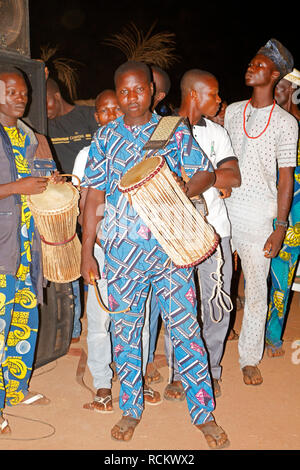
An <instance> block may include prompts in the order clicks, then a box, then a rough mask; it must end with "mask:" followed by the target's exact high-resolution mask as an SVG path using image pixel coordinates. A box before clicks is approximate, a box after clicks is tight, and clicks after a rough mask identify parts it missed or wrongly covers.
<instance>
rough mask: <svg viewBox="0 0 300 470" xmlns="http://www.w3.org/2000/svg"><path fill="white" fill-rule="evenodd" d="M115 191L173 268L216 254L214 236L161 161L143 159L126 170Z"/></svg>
mask: <svg viewBox="0 0 300 470" xmlns="http://www.w3.org/2000/svg"><path fill="white" fill-rule="evenodd" d="M119 190H120V191H121V192H123V193H124V194H125V195H126V196H127V198H128V200H129V202H130V203H131V204H132V206H133V208H134V209H135V210H136V212H137V213H138V214H139V216H140V217H141V219H142V220H143V221H144V222H145V224H146V225H147V227H148V228H149V229H150V230H151V232H152V233H153V235H154V236H155V238H156V239H157V241H158V242H159V243H160V245H161V247H162V248H163V250H164V251H165V252H166V254H167V255H168V256H169V258H170V259H171V261H172V262H173V263H174V265H175V266H177V267H180V268H187V267H191V266H195V265H197V264H199V263H201V262H202V261H204V260H205V259H206V258H208V257H209V256H210V255H211V254H212V253H213V252H214V251H215V250H216V248H217V246H218V243H219V237H218V235H217V234H216V233H215V231H214V229H213V227H212V226H211V225H209V224H208V223H207V222H206V221H205V219H204V218H203V217H202V215H201V214H200V213H199V212H198V211H197V210H196V208H195V206H194V205H193V203H192V202H191V200H190V199H189V198H188V197H187V196H186V194H185V193H184V192H183V190H182V189H181V187H180V186H179V184H178V183H177V181H176V180H175V178H174V176H173V174H172V172H171V171H170V169H169V167H168V165H167V163H166V161H165V159H164V158H163V157H161V156H159V155H156V156H152V157H149V158H146V159H145V160H143V161H142V162H140V163H138V164H137V165H135V166H134V167H133V168H131V169H130V170H128V171H127V172H126V173H125V174H124V175H123V177H122V178H121V180H120V183H119Z"/></svg>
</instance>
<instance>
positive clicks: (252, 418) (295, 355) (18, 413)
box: [0, 292, 300, 458]
mask: <svg viewBox="0 0 300 470" xmlns="http://www.w3.org/2000/svg"><path fill="white" fill-rule="evenodd" d="M299 313H300V293H299V292H295V293H294V294H293V299H292V304H291V309H290V314H289V317H288V321H287V326H286V330H285V335H284V340H285V343H284V345H285V351H286V353H285V356H284V357H283V358H276V359H271V358H268V357H266V356H265V357H264V358H263V360H262V362H261V371H262V373H263V377H264V382H263V384H262V385H261V386H256V387H249V386H246V385H244V384H243V381H242V377H241V372H240V370H239V366H238V353H237V341H231V342H227V344H226V350H225V354H224V358H223V381H222V396H221V397H220V398H219V399H218V400H217V405H216V411H215V417H216V419H217V421H218V422H219V423H220V424H221V425H222V427H223V428H224V429H225V430H226V431H227V433H228V435H229V438H230V441H231V446H230V449H231V450H298V449H299V448H300V400H299V390H300V315H299ZM242 314H243V311H242V310H240V311H238V313H237V318H236V323H235V328H236V330H237V331H239V328H240V324H241V318H242ZM296 340H298V341H299V344H298V345H297V344H296ZM86 350H87V349H86V319H83V335H82V338H81V341H80V342H79V343H76V345H72V346H71V348H70V351H69V354H67V355H66V356H64V357H61V358H59V359H58V360H56V361H54V362H51V363H49V364H47V365H45V366H44V367H42V368H39V369H37V370H36V371H35V373H34V375H33V378H32V380H31V389H33V390H35V391H39V392H43V393H45V394H46V395H47V396H48V397H49V398H51V404H50V405H48V406H44V407H42V406H26V407H25V406H24V405H22V406H21V405H19V406H17V407H15V408H10V409H7V410H6V416H7V418H8V420H9V422H10V425H11V428H12V430H13V434H12V435H11V438H9V439H3V438H1V439H0V449H1V450H105V452H104V454H103V452H102V453H101V456H103V457H102V458H105V456H106V455H108V456H111V454H112V452H111V451H114V452H115V455H117V451H120V450H126V451H127V452H129V454H130V451H133V450H144V451H145V450H146V451H147V450H162V451H165V452H167V451H168V450H169V451H170V450H183V451H186V450H190V451H195V455H197V456H199V455H200V454H199V453H198V452H196V450H207V446H206V442H205V440H204V438H203V437H202V434H201V433H200V432H199V431H197V430H196V429H195V428H194V427H193V426H192V424H191V423H190V421H189V417H188V412H187V406H186V403H185V402H175V403H173V402H167V401H163V402H162V404H161V405H159V406H149V405H146V408H145V411H144V414H143V419H142V421H141V423H140V425H139V426H138V427H137V429H136V432H135V435H134V438H133V440H132V441H131V442H129V443H118V442H115V441H112V440H111V438H110V429H111V428H112V426H113V425H114V424H115V423H116V421H118V419H119V418H120V415H121V414H120V411H119V408H118V383H117V382H116V383H115V384H114V385H113V396H114V402H115V412H114V413H113V414H108V415H103V414H100V413H96V412H91V411H87V410H84V409H83V404H84V403H86V402H88V401H90V399H91V397H92V395H91V392H90V391H89V390H88V389H87V388H86V387H85V386H84V385H83V382H82V381H81V377H83V381H84V383H85V384H86V386H87V387H92V380H91V376H90V374H89V371H88V369H87V368H85V367H84V353H85V351H86ZM156 361H157V365H158V366H159V368H160V372H161V374H162V375H163V377H164V382H163V383H160V384H159V385H157V386H156V387H155V388H156V389H157V390H159V391H160V392H161V394H162V393H163V390H164V387H165V386H166V382H167V378H168V367H167V366H166V361H165V358H164V355H163V341H162V335H160V338H159V342H158V348H157V356H156ZM118 455H122V454H118ZM209 455H211V453H210V454H209Z"/></svg>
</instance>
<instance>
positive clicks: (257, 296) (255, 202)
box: [224, 39, 298, 385]
mask: <svg viewBox="0 0 300 470" xmlns="http://www.w3.org/2000/svg"><path fill="white" fill-rule="evenodd" d="M293 65H294V64H293V57H292V56H291V54H290V52H289V51H288V50H287V49H286V48H285V47H284V46H283V45H282V44H281V43H280V42H279V41H277V40H276V39H271V40H270V41H268V42H267V44H266V45H265V46H264V47H262V48H261V49H259V51H258V52H257V54H256V55H255V57H254V58H253V59H252V60H251V62H250V64H249V65H248V68H247V71H246V74H245V82H246V85H248V86H251V87H253V92H252V97H251V99H250V100H249V101H241V102H237V103H233V104H231V105H230V106H228V108H227V109H226V114H225V123H224V125H225V128H226V129H227V130H228V132H229V135H230V137H231V140H232V145H233V149H234V151H235V155H237V156H238V158H239V167H240V171H241V179H242V184H241V186H240V187H239V188H233V190H232V195H231V197H230V198H228V199H227V200H226V201H225V202H226V205H227V208H228V213H229V217H230V220H231V224H232V241H233V246H234V249H235V250H236V251H237V253H238V255H239V256H240V259H241V264H242V270H243V274H244V278H245V307H244V317H243V323H242V329H241V333H240V338H239V362H240V367H241V369H242V373H243V380H244V383H245V384H246V385H259V384H261V383H262V381H263V378H262V376H261V373H260V370H259V369H258V367H257V365H258V363H259V362H260V360H261V358H262V355H263V349H264V334H265V324H266V316H267V307H268V300H267V295H268V287H267V279H268V275H269V270H270V260H271V258H274V257H276V256H277V254H278V252H279V250H280V248H281V245H282V242H283V240H284V237H285V233H286V229H287V225H288V222H287V220H288V214H289V210H290V204H291V200H292V194H293V172H294V167H295V165H296V153H297V139H298V124H297V121H296V120H295V118H294V117H293V116H292V115H291V114H289V113H288V112H286V111H285V110H284V109H282V108H281V107H280V106H278V105H277V104H276V103H275V100H274V88H275V85H276V84H277V83H278V81H279V80H280V79H281V78H282V77H284V76H285V75H286V74H288V73H290V72H291V71H292V70H293ZM277 168H278V182H277ZM274 219H275V225H274V227H275V229H274V230H273V221H274Z"/></svg>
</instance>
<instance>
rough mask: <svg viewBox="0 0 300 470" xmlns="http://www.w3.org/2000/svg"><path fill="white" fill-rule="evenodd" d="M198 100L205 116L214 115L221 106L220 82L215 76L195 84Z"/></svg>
mask: <svg viewBox="0 0 300 470" xmlns="http://www.w3.org/2000/svg"><path fill="white" fill-rule="evenodd" d="M195 91H196V96H195V98H196V101H197V103H198V105H199V107H200V109H201V114H202V115H203V116H205V117H208V118H211V117H214V116H215V115H216V114H217V112H218V110H219V107H220V103H221V101H222V100H221V98H220V97H219V84H218V82H217V80H216V79H215V78H213V77H206V78H205V79H203V80H202V81H201V82H198V83H197V84H196V85H195Z"/></svg>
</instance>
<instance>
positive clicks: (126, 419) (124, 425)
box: [111, 416, 140, 441]
mask: <svg viewBox="0 0 300 470" xmlns="http://www.w3.org/2000/svg"><path fill="white" fill-rule="evenodd" d="M139 422H140V420H139V419H135V418H132V417H131V416H122V418H121V419H120V421H118V422H117V424H115V425H114V427H113V428H112V430H111V437H112V439H113V440H115V441H130V440H131V439H132V436H133V433H134V431H135V428H136V426H137V425H138V424H139Z"/></svg>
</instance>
